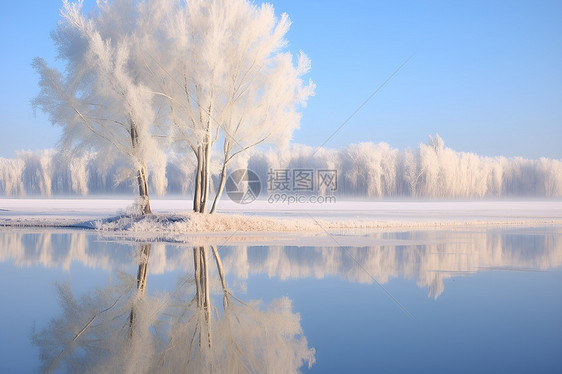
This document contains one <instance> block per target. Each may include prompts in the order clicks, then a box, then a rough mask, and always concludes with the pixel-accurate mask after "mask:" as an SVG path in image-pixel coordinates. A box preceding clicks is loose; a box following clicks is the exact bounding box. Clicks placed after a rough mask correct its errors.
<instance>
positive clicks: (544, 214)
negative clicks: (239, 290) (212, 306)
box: [0, 199, 562, 233]
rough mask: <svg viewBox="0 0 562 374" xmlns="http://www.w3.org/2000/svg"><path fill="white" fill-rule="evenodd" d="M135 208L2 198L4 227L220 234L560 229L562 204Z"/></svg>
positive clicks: (181, 203)
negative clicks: (140, 211)
mask: <svg viewBox="0 0 562 374" xmlns="http://www.w3.org/2000/svg"><path fill="white" fill-rule="evenodd" d="M132 204H133V200H119V199H115V200H112V199H0V226H4V228H5V229H6V228H10V227H11V228H14V227H60V226H78V227H84V228H94V229H99V230H104V231H123V230H124V231H128V232H137V233H141V232H144V233H147V232H160V233H162V232H174V233H194V232H198V233H205V232H214V233H216V232H302V231H308V232H313V231H323V230H353V229H387V228H431V227H440V228H443V227H459V226H467V225H469V226H473V225H486V226H490V225H493V226H504V225H508V226H510V225H561V224H562V200H527V201H522V200H513V201H508V200H498V201H480V200H479V201H338V202H336V203H333V204H292V205H287V204H270V203H268V202H267V201H254V202H253V203H250V204H246V205H240V204H236V203H234V202H231V201H228V200H225V201H222V202H221V204H220V209H219V214H216V215H213V216H209V215H197V214H193V213H191V211H190V207H191V201H190V200H189V199H185V200H171V199H170V200H164V199H162V200H158V199H154V200H152V201H151V206H152V210H153V212H154V213H155V215H154V216H153V217H151V218H150V219H138V218H135V217H130V216H129V215H127V213H128V212H130V211H131V208H130V207H131V206H132ZM116 217H121V218H116ZM108 218H111V219H109V220H108Z"/></svg>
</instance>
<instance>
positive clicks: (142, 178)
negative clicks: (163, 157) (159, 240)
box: [137, 166, 152, 215]
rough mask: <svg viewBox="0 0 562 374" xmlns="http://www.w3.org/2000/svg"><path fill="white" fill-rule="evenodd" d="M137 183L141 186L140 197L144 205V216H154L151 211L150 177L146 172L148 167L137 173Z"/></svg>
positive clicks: (143, 167)
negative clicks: (149, 195)
mask: <svg viewBox="0 0 562 374" xmlns="http://www.w3.org/2000/svg"><path fill="white" fill-rule="evenodd" d="M137 181H138V184H139V196H140V198H141V200H142V201H141V204H142V210H141V212H142V214H143V215H146V214H152V210H151V209H150V199H149V197H148V176H147V172H146V166H142V167H141V168H140V169H139V170H138V173H137Z"/></svg>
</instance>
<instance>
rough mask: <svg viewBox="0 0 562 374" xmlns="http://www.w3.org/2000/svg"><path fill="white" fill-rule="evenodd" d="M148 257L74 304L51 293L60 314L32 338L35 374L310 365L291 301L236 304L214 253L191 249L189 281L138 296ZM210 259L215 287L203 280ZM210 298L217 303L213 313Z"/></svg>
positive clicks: (142, 249) (143, 254)
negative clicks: (130, 272)
mask: <svg viewBox="0 0 562 374" xmlns="http://www.w3.org/2000/svg"><path fill="white" fill-rule="evenodd" d="M150 249H151V244H142V245H140V246H139V248H138V252H139V266H138V271H137V278H136V279H134V278H133V277H132V276H130V275H128V274H125V273H118V280H117V281H116V282H111V283H110V284H108V285H107V286H106V287H104V288H103V289H96V290H94V291H91V292H89V293H87V294H86V295H84V296H82V297H80V298H79V299H77V298H76V297H75V296H74V295H73V292H72V289H71V286H70V284H68V283H63V284H58V285H57V289H58V294H59V301H60V306H61V308H62V314H61V315H60V316H59V317H58V318H55V319H53V320H51V322H50V323H49V325H48V326H47V328H45V329H44V330H41V331H34V332H33V344H34V345H36V346H37V347H38V348H39V350H40V357H41V361H42V368H41V369H42V371H44V372H53V371H55V370H59V369H62V370H63V371H65V372H80V373H88V372H92V373H94V372H95V373H99V372H119V373H181V372H197V373H213V372H214V373H225V372H251V373H271V372H283V373H291V372H297V371H298V369H299V368H300V367H301V366H302V365H303V364H304V363H307V364H308V365H309V367H310V366H311V365H312V364H313V363H314V361H315V358H314V354H315V352H314V349H311V348H308V342H307V340H306V337H305V336H304V335H303V331H302V328H301V325H300V316H299V315H298V314H297V313H293V312H292V311H291V301H290V300H289V299H288V298H282V299H278V300H274V301H273V302H272V303H271V304H270V305H267V306H264V307H262V306H261V303H260V302H259V301H252V302H248V303H246V302H243V301H241V300H239V299H238V298H236V297H235V296H234V295H233V293H232V292H231V290H230V289H229V288H228V286H227V282H226V278H225V273H224V269H223V266H222V262H221V259H220V256H219V254H218V251H217V248H216V247H215V246H197V247H194V248H193V258H194V273H193V275H192V276H190V275H186V276H184V277H183V278H182V279H180V281H178V284H177V286H176V288H175V289H174V290H173V291H172V292H166V293H160V294H155V295H152V294H148V295H147V293H146V289H147V273H148V263H149V256H150ZM211 256H213V257H214V259H215V261H214V262H215V265H216V268H217V273H216V274H218V282H217V281H216V279H211V277H210V276H209V273H210V271H209V266H210V262H212V260H209V258H210V257H211ZM213 291H220V292H216V293H218V294H219V295H222V308H220V309H219V308H218V307H217V306H216V305H215V304H213V300H214V299H216V298H217V297H213V295H215V294H216V293H215V292H213ZM218 300H220V296H219V297H218ZM219 304H220V301H219Z"/></svg>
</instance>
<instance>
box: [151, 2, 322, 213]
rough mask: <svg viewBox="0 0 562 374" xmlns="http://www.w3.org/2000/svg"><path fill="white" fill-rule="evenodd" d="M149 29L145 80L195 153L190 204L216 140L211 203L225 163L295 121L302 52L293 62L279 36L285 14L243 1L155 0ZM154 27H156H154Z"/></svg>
mask: <svg viewBox="0 0 562 374" xmlns="http://www.w3.org/2000/svg"><path fill="white" fill-rule="evenodd" d="M153 3H154V4H157V5H154V4H153V5H152V6H153V7H156V8H157V9H158V13H157V16H155V17H154V22H155V23H156V24H155V25H154V26H153V27H150V29H151V30H152V31H151V32H152V34H151V35H146V39H145V41H144V43H143V45H144V46H145V49H146V50H147V52H146V53H145V56H149V57H150V58H147V59H146V61H145V62H146V65H147V66H149V70H150V72H151V77H150V82H151V85H153V87H154V91H155V92H157V94H158V96H159V97H161V98H165V99H166V100H167V102H168V105H169V116H170V121H169V122H170V131H169V135H170V139H171V140H172V141H173V142H175V143H183V144H184V146H183V147H181V148H180V149H183V150H184V151H189V150H191V151H192V152H193V153H194V154H195V157H196V159H197V166H196V173H195V188H194V202H193V209H194V211H196V212H205V211H206V205H207V203H208V201H210V193H211V174H212V167H211V150H212V148H213V145H214V144H215V143H216V142H217V141H218V140H219V139H222V141H223V160H222V166H221V173H220V178H219V186H218V188H217V194H216V198H215V203H214V204H213V208H212V209H211V211H214V210H215V209H216V201H217V200H218V199H219V198H220V195H221V193H222V190H223V188H224V183H225V174H226V168H227V164H228V163H229V162H230V161H231V160H232V158H233V157H235V156H236V155H237V154H239V153H240V152H242V151H244V150H246V149H248V148H251V147H253V146H255V145H257V144H260V143H263V142H271V143H283V142H287V141H288V140H289V139H290V136H291V133H292V131H293V130H294V129H295V128H296V127H298V124H299V120H300V115H299V114H298V112H297V110H298V109H299V108H300V107H301V106H303V105H304V104H305V103H306V100H307V98H308V97H309V96H310V95H311V94H313V91H314V84H313V83H312V82H308V83H306V84H305V83H304V82H303V81H302V76H303V75H304V74H305V73H306V72H307V71H308V70H309V67H310V63H309V60H308V59H307V57H306V56H305V55H304V54H302V53H301V55H300V56H299V57H298V58H297V59H296V62H295V61H294V57H293V56H292V54H291V53H289V52H288V51H286V45H287V42H286V40H285V39H284V37H285V35H286V33H287V31H288V30H289V26H290V21H289V19H288V17H287V15H286V14H283V15H282V16H281V18H279V19H278V18H276V17H275V12H274V9H273V7H272V6H271V5H269V4H263V5H260V6H257V5H254V4H252V3H251V2H250V1H248V0H190V1H186V2H185V3H184V2H178V1H172V0H155V1H154V2H153ZM155 30H156V32H155Z"/></svg>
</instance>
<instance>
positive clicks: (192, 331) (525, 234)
mask: <svg viewBox="0 0 562 374" xmlns="http://www.w3.org/2000/svg"><path fill="white" fill-rule="evenodd" d="M365 235H368V236H369V238H372V240H373V245H372V246H369V247H360V248H357V247H296V246H282V245H280V246H259V245H255V244H252V243H247V245H245V246H228V245H219V243H203V244H201V245H197V246H190V245H185V244H170V243H137V242H135V241H132V240H126V239H116V238H112V237H104V236H100V235H99V234H95V233H91V232H83V231H35V232H26V231H15V232H8V231H0V282H1V284H2V285H3V287H2V288H0V300H1V302H0V305H1V307H0V321H1V322H0V346H1V347H2V349H1V350H0V372H1V373H20V372H21V373H29V372H38V371H42V370H47V371H49V370H54V371H57V372H80V373H82V372H120V373H124V372H132V373H137V372H170V373H177V372H211V371H213V372H215V373H222V372H232V371H234V369H235V368H237V369H238V370H240V371H242V372H246V371H250V372H267V373H286V372H295V371H302V372H312V373H377V372H380V373H451V372H455V373H485V372H487V373H498V372H510V373H560V372H562V354H561V352H562V266H561V265H562V228H560V227H540V228H515V229H467V230H456V231H436V230H431V231H401V232H386V233H383V232H376V233H367V234H365ZM309 364H310V369H309Z"/></svg>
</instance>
